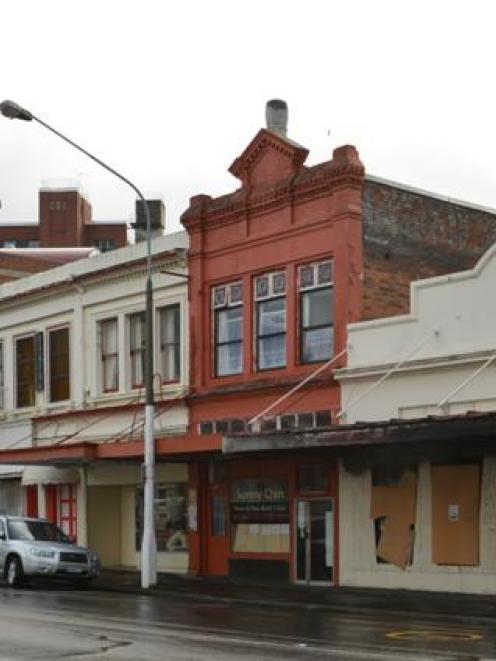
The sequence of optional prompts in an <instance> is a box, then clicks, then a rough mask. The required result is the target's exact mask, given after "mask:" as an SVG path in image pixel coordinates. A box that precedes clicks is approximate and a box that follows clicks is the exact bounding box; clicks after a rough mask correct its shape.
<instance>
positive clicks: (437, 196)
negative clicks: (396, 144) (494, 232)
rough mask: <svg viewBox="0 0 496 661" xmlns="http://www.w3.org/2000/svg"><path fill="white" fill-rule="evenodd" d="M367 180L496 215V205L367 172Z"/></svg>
mask: <svg viewBox="0 0 496 661" xmlns="http://www.w3.org/2000/svg"><path fill="white" fill-rule="evenodd" d="M365 180H366V181H370V182H372V183H376V184H384V185H386V186H392V187H394V188H399V189H400V190H404V191H408V192H410V193H416V194H417V195H424V196H425V197H431V198H433V199H435V200H440V201H441V202H448V203H449V204H455V205H456V206H459V207H467V208H469V209H476V210H477V211H483V212H484V213H491V214H494V215H496V208H495V207H488V206H484V205H483V204H473V203H472V202H467V201H466V200H459V199H458V198H456V197H449V196H448V195H440V194H439V193H433V192H432V191H429V190H426V189H425V188H417V187H416V186H410V185H409V184H403V183H401V182H399V181H394V180H393V179H386V178H384V177H376V176H375V175H372V174H366V175H365Z"/></svg>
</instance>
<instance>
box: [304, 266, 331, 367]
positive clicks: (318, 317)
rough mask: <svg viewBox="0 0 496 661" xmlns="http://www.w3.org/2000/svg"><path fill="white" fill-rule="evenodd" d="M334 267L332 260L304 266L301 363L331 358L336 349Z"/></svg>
mask: <svg viewBox="0 0 496 661" xmlns="http://www.w3.org/2000/svg"><path fill="white" fill-rule="evenodd" d="M332 271H333V269H332V262H331V261H326V262H320V263H319V264H309V265H305V266H301V267H300V269H299V283H298V284H299V297H300V362H301V363H314V362H319V361H323V360H329V358H330V357H331V356H332V352H333V344H334V325H333V272H332Z"/></svg>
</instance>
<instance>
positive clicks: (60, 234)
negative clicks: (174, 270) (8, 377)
mask: <svg viewBox="0 0 496 661" xmlns="http://www.w3.org/2000/svg"><path fill="white" fill-rule="evenodd" d="M5 245H8V246H9V247H18V248H28V247H34V246H35V245H37V246H38V247H40V248H77V247H83V246H87V247H90V246H97V247H99V248H100V249H104V250H105V249H109V248H110V247H113V248H121V247H123V246H125V245H127V223H125V222H121V223H101V222H98V223H94V222H92V219H91V204H90V203H89V202H88V201H87V200H86V199H85V198H84V197H83V196H82V195H81V193H80V192H79V191H78V190H76V189H46V190H43V189H42V190H40V192H39V224H38V225H37V224H31V225H28V224H24V225H15V224H8V225H0V246H5Z"/></svg>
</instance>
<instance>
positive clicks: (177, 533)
mask: <svg viewBox="0 0 496 661" xmlns="http://www.w3.org/2000/svg"><path fill="white" fill-rule="evenodd" d="M186 486H187V485H186V483H185V482H173V483H172V482H168V483H160V484H156V485H155V535H156V539H157V551H171V552H173V551H187V550H188V542H187V539H188V538H187V534H186V533H187V488H186ZM143 510H144V502H143V488H142V487H138V488H137V489H136V550H137V551H138V550H139V549H140V548H141V538H142V535H143Z"/></svg>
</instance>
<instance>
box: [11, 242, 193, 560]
mask: <svg viewBox="0 0 496 661" xmlns="http://www.w3.org/2000/svg"><path fill="white" fill-rule="evenodd" d="M185 248H187V237H186V236H185V234H184V232H179V233H176V234H171V235H168V236H167V237H162V238H159V239H155V240H154V242H153V270H154V349H155V377H154V384H155V399H156V415H155V421H154V425H155V430H154V431H155V436H156V438H157V463H158V465H157V486H156V525H157V541H158V550H159V555H158V567H159V569H161V570H167V571H186V570H187V569H188V562H189V559H188V539H187V526H186V517H187V497H188V480H189V472H188V466H187V463H186V462H184V461H180V460H179V459H178V456H177V455H178V453H177V437H178V436H180V437H181V439H182V438H184V437H186V436H187V432H188V411H187V408H186V405H185V402H184V397H185V395H186V392H187V388H188V374H189V365H188V360H189V358H188V351H187V347H188V342H187V336H188V331H187V329H188V315H187V307H186V306H187V283H186V277H185V275H186V270H185V265H184V258H183V257H182V256H178V254H177V253H176V252H175V251H176V249H179V253H180V252H181V250H182V251H184V249H185ZM145 255H146V246H145V244H143V243H140V244H136V245H133V246H129V247H126V248H122V249H120V250H115V251H113V252H111V253H108V254H104V255H97V256H94V257H91V258H88V259H84V260H81V261H79V262H74V263H71V264H67V265H64V266H61V267H58V268H54V269H51V270H49V271H46V272H44V273H40V274H37V275H36V276H32V277H27V278H23V279H21V280H18V281H16V282H12V283H7V284H4V285H2V286H0V318H1V324H0V352H1V363H2V371H1V378H2V389H1V392H2V402H1V404H2V406H1V411H2V413H1V418H2V419H1V421H0V445H1V448H2V461H3V463H4V464H5V465H6V468H5V470H6V471H7V470H10V471H11V472H12V471H13V470H15V471H16V474H15V476H14V475H13V474H9V475H5V476H4V477H5V478H6V479H5V480H3V481H2V483H3V484H5V485H6V486H5V487H4V488H3V491H5V492H7V485H10V486H11V489H10V491H9V494H10V501H9V502H8V503H7V502H6V503H5V507H6V508H8V509H9V510H10V511H13V510H12V506H13V499H14V495H13V493H14V491H15V493H16V496H17V500H16V501H15V503H14V504H15V509H17V511H18V512H20V511H21V510H22V511H24V512H25V513H27V514H29V515H38V516H44V517H47V518H48V519H50V520H52V521H54V522H56V523H57V524H58V525H60V526H61V527H62V528H63V529H64V530H65V532H66V533H67V534H69V535H71V536H73V537H74V538H77V540H78V541H79V542H80V543H83V544H89V545H90V546H91V547H92V548H95V549H96V550H97V551H98V552H99V553H100V555H101V558H102V562H103V564H104V566H128V567H139V549H140V543H141V532H140V531H141V527H142V509H143V503H142V486H141V463H142V461H143V460H142V454H143V444H142V437H143V401H144V387H143V365H144V361H143V358H144V307H145V296H144V291H145V281H146V260H145ZM162 271H165V273H163V272H162ZM169 271H170V272H171V273H175V274H177V275H171V274H168V272H169ZM175 439H176V440H175ZM161 443H162V445H163V446H164V447H166V450H167V451H169V453H170V454H172V460H171V461H170V462H167V463H165V462H162V459H163V457H162V458H161V451H160V447H161ZM162 454H167V452H163V453H162ZM11 463H14V466H16V468H15V469H12V468H10V467H8V466H7V464H11ZM19 465H21V466H23V468H22V469H20V468H19ZM19 478H20V479H19ZM14 479H16V480H17V489H14V486H15V485H14V484H13V482H14ZM13 489H14V491H13ZM15 509H14V511H15Z"/></svg>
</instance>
